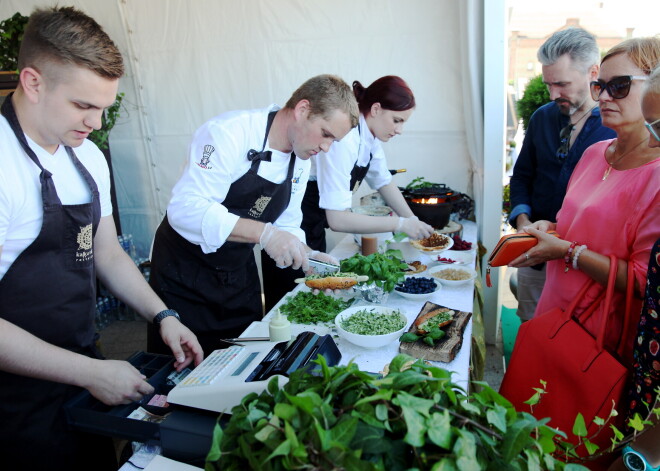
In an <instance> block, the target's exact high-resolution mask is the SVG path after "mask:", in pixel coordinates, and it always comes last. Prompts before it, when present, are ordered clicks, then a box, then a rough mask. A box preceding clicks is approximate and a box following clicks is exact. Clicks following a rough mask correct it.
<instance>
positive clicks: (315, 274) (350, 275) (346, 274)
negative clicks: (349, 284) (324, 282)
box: [305, 271, 357, 280]
mask: <svg viewBox="0 0 660 471" xmlns="http://www.w3.org/2000/svg"><path fill="white" fill-rule="evenodd" d="M328 276H338V277H342V276H347V277H353V276H357V275H356V274H355V273H350V272H349V273H344V272H341V271H339V272H336V273H332V274H328V273H325V274H321V275H319V274H318V273H314V274H312V275H307V276H306V277H305V279H306V280H318V279H319V278H327V277H328Z"/></svg>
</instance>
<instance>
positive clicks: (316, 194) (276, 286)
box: [262, 75, 433, 310]
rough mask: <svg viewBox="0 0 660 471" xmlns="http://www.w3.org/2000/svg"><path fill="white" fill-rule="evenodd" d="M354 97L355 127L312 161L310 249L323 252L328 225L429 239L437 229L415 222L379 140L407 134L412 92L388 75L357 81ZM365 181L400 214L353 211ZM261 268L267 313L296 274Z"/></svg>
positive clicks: (306, 210) (306, 215)
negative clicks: (355, 195) (364, 82)
mask: <svg viewBox="0 0 660 471" xmlns="http://www.w3.org/2000/svg"><path fill="white" fill-rule="evenodd" d="M353 93H354V94H355V98H356V99H357V102H358V106H359V109H360V121H359V123H358V125H357V127H355V128H353V129H352V130H351V131H350V132H349V133H348V134H347V135H346V137H344V138H343V139H342V140H341V141H339V142H335V143H333V144H332V146H331V147H330V150H329V151H328V152H321V153H319V154H317V155H316V156H314V158H313V159H312V169H311V173H310V180H309V182H308V183H307V190H306V192H305V197H304V199H303V203H302V211H303V221H302V225H301V228H302V229H303V231H305V236H306V238H307V245H308V246H309V247H311V248H312V249H314V250H318V251H320V252H325V250H326V242H325V228H326V227H330V228H331V229H332V230H333V231H336V232H349V233H357V234H372V233H378V232H405V233H406V234H408V236H410V237H411V238H413V239H421V238H424V237H428V236H430V235H431V234H432V232H433V227H431V226H430V225H428V224H426V223H424V222H422V221H420V220H419V219H417V217H416V216H415V215H414V214H413V212H412V210H411V209H410V207H409V206H408V203H406V200H405V199H404V198H403V195H402V194H401V191H400V190H399V188H398V187H397V186H396V185H395V184H394V183H392V175H391V173H390V171H389V170H388V168H387V161H386V160H385V153H384V152H383V149H382V146H381V142H387V141H389V140H390V139H391V138H392V137H394V136H396V135H397V134H401V132H402V131H403V125H404V124H405V122H406V121H408V119H409V118H410V115H411V114H412V112H413V110H414V109H415V96H414V95H413V92H412V90H411V89H410V87H408V85H407V84H406V82H405V81H404V80H403V79H402V78H400V77H397V76H394V75H387V76H385V77H381V78H379V79H377V80H376V81H374V82H373V83H372V84H371V85H369V86H368V87H366V88H365V87H364V86H363V85H362V84H361V83H360V82H358V81H357V80H356V81H355V82H353ZM363 180H366V181H367V183H368V184H369V186H370V187H371V188H373V189H375V190H378V192H379V193H380V195H381V196H382V197H383V199H384V200H385V202H386V204H387V205H388V206H389V207H391V208H392V209H393V210H394V212H395V213H396V216H394V217H374V216H368V215H364V214H357V213H353V212H351V211H350V208H351V206H352V199H353V193H354V192H355V191H357V189H358V188H359V187H360V184H361V183H362V181H363ZM312 257H313V255H312ZM271 265H272V264H271ZM262 268H264V270H263V274H264V291H265V293H266V309H267V310H268V309H269V308H270V307H272V306H273V305H274V304H275V303H276V302H277V301H278V300H279V299H280V298H281V297H282V296H283V295H284V294H285V293H286V292H288V291H290V290H291V289H293V286H294V285H293V281H292V280H293V278H295V276H293V275H290V274H287V275H284V273H282V271H281V270H279V269H274V266H273V267H266V266H263V267H262ZM269 268H270V269H269ZM288 271H289V272H292V270H288ZM298 275H299V274H298Z"/></svg>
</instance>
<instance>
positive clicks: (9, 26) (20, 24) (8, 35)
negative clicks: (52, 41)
mask: <svg viewBox="0 0 660 471" xmlns="http://www.w3.org/2000/svg"><path fill="white" fill-rule="evenodd" d="M27 22H28V17H27V16H23V15H21V14H20V13H15V14H14V16H12V17H11V18H7V19H6V20H3V21H0V70H6V71H15V70H18V51H19V49H20V47H21V41H22V40H23V31H25V25H26V24H27Z"/></svg>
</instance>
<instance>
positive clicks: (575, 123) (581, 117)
mask: <svg viewBox="0 0 660 471" xmlns="http://www.w3.org/2000/svg"><path fill="white" fill-rule="evenodd" d="M597 106H598V103H596V104H595V105H594V106H592V107H591V108H589V109H588V110H587V111H586V112H585V113H584V114H583V115H582V116H580V119H577V120H575V122H574V123H571V120H570V118H569V120H568V122H569V124H572V125H573V127H575V126H577V125H578V123H579V122H580V121H582V120H583V119H584V118H586V117H587V116H588V115H590V114H591V112H592V111H593V110H594V108H596V107H597Z"/></svg>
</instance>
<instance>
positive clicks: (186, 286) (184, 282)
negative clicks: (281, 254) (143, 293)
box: [147, 111, 296, 355]
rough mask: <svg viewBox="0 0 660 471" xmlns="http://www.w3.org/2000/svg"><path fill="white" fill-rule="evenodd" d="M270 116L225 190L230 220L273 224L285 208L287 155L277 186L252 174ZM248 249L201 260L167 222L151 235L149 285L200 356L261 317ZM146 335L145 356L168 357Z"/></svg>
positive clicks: (238, 246) (229, 249) (226, 248)
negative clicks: (245, 166) (241, 171)
mask: <svg viewBox="0 0 660 471" xmlns="http://www.w3.org/2000/svg"><path fill="white" fill-rule="evenodd" d="M275 114H276V112H275V111H273V112H271V113H269V115H268V124H267V126H266V134H265V136H264V143H263V146H262V149H261V152H256V151H254V150H250V151H249V152H248V154H247V158H248V160H251V161H252V165H251V167H250V170H248V172H247V173H246V174H245V175H243V176H242V177H241V178H239V179H238V180H236V181H235V182H234V183H232V184H231V186H230V187H229V191H228V192H227V196H226V198H225V200H224V201H223V203H222V204H223V206H225V207H226V208H227V210H228V211H229V212H230V213H232V214H236V215H238V216H240V217H242V218H247V219H253V220H256V221H260V222H264V223H267V222H271V223H272V222H275V221H276V220H277V218H278V217H280V215H281V214H282V213H283V212H284V210H285V209H286V208H287V206H288V205H289V200H290V199H291V185H292V183H291V180H292V178H293V169H294V167H295V163H296V157H295V155H293V154H291V159H290V163H289V169H288V173H287V176H286V179H285V180H284V181H283V182H282V183H279V184H278V183H273V182H271V181H269V180H266V179H265V178H263V177H260V176H259V175H258V174H257V172H258V170H259V165H260V164H261V160H266V161H270V156H271V152H270V151H265V152H264V149H265V146H266V142H267V140H268V132H269V131H270V126H271V124H272V121H273V119H274V118H275ZM253 249H254V244H249V243H238V242H229V241H227V242H225V243H224V244H223V245H222V247H220V248H219V249H218V250H217V251H215V252H213V253H209V254H205V253H204V252H202V249H201V248H200V246H199V245H197V244H193V243H191V242H189V241H188V240H186V239H185V238H184V237H182V236H181V235H179V233H178V232H176V231H175V230H174V229H173V228H172V226H171V225H170V224H169V222H168V220H167V216H165V218H164V219H163V222H162V223H161V224H160V226H159V227H158V230H157V231H156V237H155V240H154V247H153V253H152V261H151V278H150V284H151V286H152V287H153V288H154V290H155V291H156V293H157V294H158V295H159V296H160V297H161V299H163V301H165V303H166V304H167V306H168V307H169V308H171V309H175V310H176V311H178V313H179V315H180V316H181V321H182V322H183V323H184V324H185V325H186V326H187V327H188V328H189V329H190V330H192V331H193V332H194V333H195V335H197V338H198V340H199V342H200V344H201V345H202V348H203V350H204V354H205V355H208V354H209V353H210V352H212V351H213V350H216V349H218V348H224V347H226V346H227V344H223V343H221V342H219V339H221V338H227V337H238V336H239V335H240V334H241V333H242V332H243V331H244V330H245V329H246V328H247V327H248V326H249V325H250V323H252V322H253V321H258V320H261V318H262V317H263V309H262V306H261V287H260V283H259V273H258V271H257V265H256V261H255V258H254V252H253ZM268 258H270V257H268ZM147 333H148V335H147V343H148V349H149V351H152V352H156V353H170V350H169V348H168V347H167V346H166V345H165V344H164V342H163V341H162V340H161V338H160V335H159V332H158V329H157V328H156V327H155V326H153V325H152V324H149V327H148V330H147Z"/></svg>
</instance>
